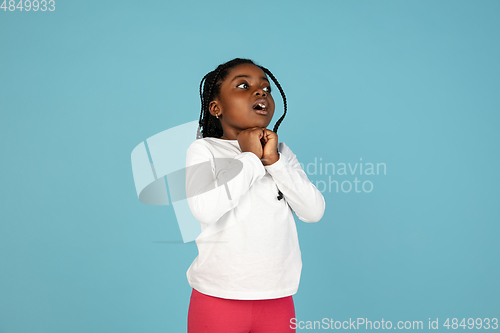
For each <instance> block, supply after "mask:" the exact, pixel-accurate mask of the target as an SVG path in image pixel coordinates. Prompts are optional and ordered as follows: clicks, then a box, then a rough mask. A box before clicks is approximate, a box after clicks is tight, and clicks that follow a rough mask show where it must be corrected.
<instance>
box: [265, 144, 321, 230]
mask: <svg viewBox="0 0 500 333" xmlns="http://www.w3.org/2000/svg"><path fill="white" fill-rule="evenodd" d="M280 144H281V145H282V146H281V149H280V152H279V155H280V159H279V160H278V161H277V162H275V163H273V164H271V165H267V166H265V167H264V168H265V169H266V170H267V172H268V173H269V174H270V175H271V176H272V177H273V179H274V181H275V182H276V185H277V186H278V188H279V189H280V191H281V192H282V193H283V196H284V197H285V199H286V201H287V203H288V205H290V207H291V208H292V209H293V211H294V212H295V214H296V215H297V217H298V218H299V219H300V220H302V221H304V222H318V221H319V220H321V218H322V217H323V213H324V212H325V198H324V197H323V195H322V194H321V192H320V191H319V190H318V189H317V188H316V187H315V186H314V185H313V184H312V183H311V181H310V180H309V179H308V178H307V175H306V173H305V172H304V170H302V167H301V166H300V164H299V161H298V160H297V157H296V155H295V154H294V153H293V152H292V150H291V149H290V148H288V146H287V145H286V144H285V143H284V142H281V143H280Z"/></svg>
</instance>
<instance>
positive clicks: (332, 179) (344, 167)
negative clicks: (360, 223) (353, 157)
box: [299, 157, 387, 193]
mask: <svg viewBox="0 0 500 333" xmlns="http://www.w3.org/2000/svg"><path fill="white" fill-rule="evenodd" d="M299 164H300V166H301V167H302V170H304V172H305V173H306V175H307V176H308V178H309V179H310V180H311V182H312V183H313V184H314V185H315V186H316V188H317V189H318V190H319V191H320V192H321V193H323V192H326V191H328V192H329V193H331V192H335V193H339V192H340V193H350V192H354V193H371V192H372V191H373V188H374V184H373V182H372V180H371V179H373V176H385V175H386V174H387V166H386V164H385V163H372V162H363V158H362V157H360V158H359V162H356V163H350V162H349V163H344V162H340V163H333V162H329V163H325V162H323V158H322V157H320V158H319V163H318V158H317V157H315V158H314V162H309V163H307V164H306V165H304V164H303V163H299ZM358 176H359V179H358ZM317 178H319V179H317ZM345 178H347V179H345Z"/></svg>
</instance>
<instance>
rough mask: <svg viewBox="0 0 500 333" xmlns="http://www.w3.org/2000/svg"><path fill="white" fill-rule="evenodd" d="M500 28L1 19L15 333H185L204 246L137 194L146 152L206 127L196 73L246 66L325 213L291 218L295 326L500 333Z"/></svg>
mask: <svg viewBox="0 0 500 333" xmlns="http://www.w3.org/2000/svg"><path fill="white" fill-rule="evenodd" d="M16 4H17V1H16ZM499 14H500V2H498V1H496V0H483V1H480V2H473V1H456V0H453V1H451V0H446V1H444V0H441V1H430V0H425V1H422V0H419V1H416V0H415V1H396V0H393V1H360V0H359V1H307V2H306V1H286V2H285V1H283V2H277V1H253V2H243V1H182V2H181V1H175V2H172V1H169V2H166V1H148V2H144V3H140V2H137V1H106V2H103V1H95V0H94V1H66V2H63V1H56V9H55V11H52V12H50V11H45V12H42V11H40V10H39V11H37V12H35V11H33V10H31V11H29V12H27V11H20V10H19V9H16V10H15V11H9V9H8V8H7V10H6V11H4V10H3V9H1V10H0V51H1V52H0V112H1V115H2V117H1V119H2V120H1V121H0V136H1V137H0V138H1V169H2V172H1V175H0V185H1V186H0V203H1V213H0V214H1V215H0V219H1V224H0V333H14V332H16V333H17V332H30V333H31V332H50V333H56V332H75V333H78V332H82V333H83V332H85V333H86V332H185V331H186V327H187V312H188V306H189V297H190V293H191V287H190V286H189V284H188V282H187V279H186V271H187V269H188V267H189V265H190V264H191V262H192V261H193V260H194V258H195V257H196V255H197V253H198V252H197V248H196V244H195V243H194V242H191V243H186V244H184V243H183V242H182V237H181V234H180V231H179V226H178V225H177V223H176V219H175V214H174V211H173V209H172V207H171V206H149V205H145V204H142V203H141V202H140V201H139V200H138V198H137V194H136V191H135V186H134V181H133V177H132V169H131V158H130V156H131V152H132V149H133V148H134V147H135V146H136V145H138V144H139V143H140V142H142V141H144V140H146V139H147V138H149V137H151V136H152V135H154V134H157V133H159V132H161V131H164V130H166V129H168V128H171V127H174V126H177V125H180V124H183V123H186V122H190V121H193V120H197V119H198V118H199V114H200V101H199V92H198V86H199V83H200V80H201V78H202V77H203V76H204V75H205V74H206V73H207V72H209V71H211V70H213V69H214V68H215V67H216V66H217V65H218V64H220V63H222V62H225V61H227V60H230V59H232V58H234V57H246V58H251V59H253V60H255V61H256V62H257V63H258V64H260V65H263V66H265V67H267V68H269V69H270V70H271V71H272V72H273V74H274V75H275V76H276V77H277V79H278V80H279V82H280V83H281V85H282V86H283V88H284V90H285V93H286V95H287V101H288V113H287V115H286V117H285V119H284V121H283V123H282V124H281V126H280V128H279V130H278V135H279V141H284V142H286V143H287V145H288V146H289V147H290V148H291V149H292V150H293V152H294V153H295V154H296V155H297V158H298V160H299V162H301V163H302V164H303V165H304V168H306V167H307V166H308V165H309V170H308V171H307V174H308V176H309V178H310V180H311V181H312V182H313V183H314V184H317V187H318V189H320V190H322V192H323V195H324V197H325V201H326V210H325V214H324V216H323V218H322V220H321V221H320V222H318V223H315V224H307V223H304V222H302V221H300V220H299V219H297V218H296V221H297V228H298V233H299V240H300V246H301V251H302V260H303V271H302V277H301V284H300V287H299V291H298V293H297V294H296V295H294V300H295V308H296V316H297V319H298V320H299V321H302V322H303V323H302V326H301V327H304V328H303V329H300V330H297V331H304V332H306V331H307V332H313V331H322V330H321V329H319V328H317V329H316V330H312V329H311V330H308V329H305V327H306V324H307V321H321V320H323V318H328V319H330V318H331V319H333V320H336V321H349V320H350V319H351V320H356V319H357V318H366V319H367V320H371V321H380V320H382V319H383V320H384V321H388V320H390V321H392V324H393V326H396V324H397V322H398V321H403V322H405V321H422V322H423V324H424V329H423V330H424V331H428V330H429V329H428V322H429V318H430V320H431V321H435V320H436V319H438V320H439V329H443V328H444V329H445V327H443V324H444V322H445V320H446V319H447V318H458V319H459V321H460V320H461V319H462V318H465V319H466V320H467V319H468V318H474V319H476V318H482V321H483V322H485V319H484V318H490V319H491V318H499V317H500V313H499V311H500V301H499V300H500V287H499V283H498V281H500V270H499V256H498V254H499V250H500V245H499V242H498V237H499V233H500V227H499V225H498V222H499V217H500V216H499V208H498V200H499V192H498V186H499V180H500V179H499V173H498V165H499V162H500V160H499V157H498V143H499V142H500V141H499V139H500V137H499V134H498V128H499V120H500V116H499V113H498V111H499V101H500V98H499V92H500V91H499V89H500V80H499V77H500V66H499V62H498V59H500V47H499V45H500V43H499V40H498V36H499V33H500V21H499V20H498V16H499ZM274 91H275V93H274V97H275V100H276V101H277V106H276V112H275V118H274V120H273V122H272V123H271V126H274V123H275V121H276V120H277V119H278V118H279V117H280V116H281V114H282V112H283V106H282V102H281V97H280V95H279V92H278V90H277V89H275V90H274ZM271 129H272V127H271ZM194 136H195V133H193V140H194ZM321 163H323V167H324V165H325V164H326V163H331V164H334V165H335V166H336V167H337V168H338V167H340V166H341V165H342V163H345V164H346V165H350V166H351V167H353V168H354V166H355V165H356V163H358V164H360V163H361V164H362V166H363V168H365V167H367V164H365V163H373V164H374V165H376V164H377V163H379V164H380V165H381V166H384V165H385V169H383V168H382V169H380V170H379V174H378V175H377V174H375V175H369V174H360V172H359V168H358V169H357V171H355V173H354V174H352V173H351V172H350V170H349V166H348V167H347V174H338V173H336V174H333V173H332V172H331V168H330V169H329V170H328V174H325V173H324V172H322V174H320V170H319V169H320V166H321ZM315 167H317V168H318V169H317V172H316V174H315V172H314V171H315ZM384 170H385V172H384ZM323 171H324V170H323ZM375 172H376V170H375ZM333 181H337V182H338V183H339V185H340V184H341V183H342V182H345V183H344V187H343V188H340V187H339V189H338V190H337V189H336V188H335V186H334V183H332V182H333ZM355 181H359V182H360V183H358V185H357V186H358V190H360V189H361V187H360V186H361V185H362V184H363V182H366V181H369V182H367V183H365V187H364V189H366V191H364V190H360V191H359V192H356V191H355V190H354V185H355ZM329 184H332V185H331V186H330V188H328V185H329ZM349 184H350V185H351V186H353V188H352V190H351V191H347V190H348V189H349ZM370 184H371V186H370ZM370 189H371V190H370ZM450 324H451V322H450ZM476 328H477V327H476ZM459 329H460V330H464V329H463V328H462V327H459ZM409 330H410V331H412V330H415V331H416V330H417V329H409ZM450 330H452V331H453V329H451V327H450ZM466 330H467V331H471V330H470V329H468V328H467V329H466ZM481 330H482V329H481ZM490 330H492V328H490ZM420 331H422V330H421V329H420ZM434 331H435V330H434ZM476 331H477V330H476Z"/></svg>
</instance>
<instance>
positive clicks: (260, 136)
mask: <svg viewBox="0 0 500 333" xmlns="http://www.w3.org/2000/svg"><path fill="white" fill-rule="evenodd" d="M238 144H239V145H240V148H241V151H242V152H252V153H254V154H255V155H257V157H258V158H259V159H260V160H261V161H262V164H264V165H271V164H273V163H275V162H276V161H278V160H279V155H278V151H277V149H278V134H276V133H274V132H273V131H271V130H269V129H267V128H264V127H251V128H247V129H246V130H243V131H241V132H240V134H238Z"/></svg>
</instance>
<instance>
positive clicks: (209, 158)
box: [186, 140, 266, 224]
mask: <svg viewBox="0 0 500 333" xmlns="http://www.w3.org/2000/svg"><path fill="white" fill-rule="evenodd" d="M216 162H217V163H218V164H219V165H220V164H221V163H223V162H226V164H225V166H224V168H223V169H222V170H221V169H220V168H218V170H217V174H215V164H214V163H216ZM265 174H266V170H265V169H264V166H263V165H262V162H261V161H260V159H259V158H258V157H257V155H255V154H254V153H252V152H243V153H240V154H239V155H237V156H236V157H234V158H231V159H227V160H223V161H222V160H218V161H215V160H214V156H213V155H212V153H211V151H210V150H209V149H208V147H206V146H205V143H204V142H202V141H201V140H197V141H195V142H193V144H191V146H190V147H189V148H188V150H187V155H186V198H187V201H188V205H189V208H190V209H191V212H192V213H193V215H194V217H195V218H196V219H197V220H198V221H200V222H201V223H205V224H210V223H214V222H216V221H217V220H219V219H220V218H221V217H222V216H223V215H224V214H225V213H227V212H228V211H230V210H232V209H234V208H235V207H236V205H237V204H238V201H239V199H240V197H241V196H242V195H244V194H245V193H247V192H248V190H249V189H250V187H251V186H252V184H253V183H254V182H255V181H256V180H257V179H259V178H261V177H263V176H264V175H265Z"/></svg>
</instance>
